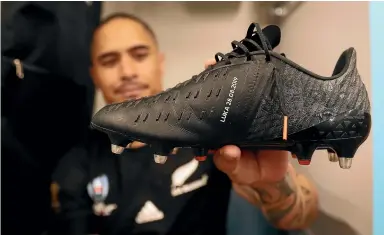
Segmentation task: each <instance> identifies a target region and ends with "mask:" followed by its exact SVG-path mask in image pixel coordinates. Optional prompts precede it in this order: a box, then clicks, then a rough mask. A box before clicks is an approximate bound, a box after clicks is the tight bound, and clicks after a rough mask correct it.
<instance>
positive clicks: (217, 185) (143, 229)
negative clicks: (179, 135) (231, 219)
mask: <svg viewBox="0 0 384 235" xmlns="http://www.w3.org/2000/svg"><path fill="white" fill-rule="evenodd" d="M90 133H91V135H90V141H89V142H88V143H87V144H85V145H84V146H83V147H79V148H76V149H74V150H73V151H71V152H69V153H68V154H67V155H66V156H65V157H64V158H63V159H62V160H61V162H60V164H59V165H58V168H57V169H56V171H55V173H54V176H53V178H54V180H55V181H56V182H58V183H59V185H60V188H61V190H60V194H59V198H60V204H61V208H62V209H61V211H62V213H61V219H62V221H63V223H62V227H63V228H62V229H61V230H63V231H64V230H65V229H66V228H73V227H74V226H73V225H74V224H79V223H78V222H76V219H78V220H79V221H80V220H84V218H86V219H87V224H88V228H87V230H86V231H83V232H82V233H81V232H79V229H85V228H84V227H81V225H77V226H76V229H75V230H77V231H76V232H77V233H75V232H73V230H72V232H71V231H67V233H64V234H87V233H90V232H93V233H98V234H101V235H104V234H108V235H120V234H124V235H128V234H132V235H133V234H135V235H138V234H140V235H144V234H155V235H160V234H164V235H177V234H183V235H205V234H206V235H208V234H210V235H211V234H217V235H220V234H225V224H226V214H227V207H228V202H229V192H230V187H231V183H230V181H229V179H228V178H227V176H226V175H225V174H223V173H221V172H220V171H218V170H217V169H216V168H215V166H214V164H213V162H212V159H210V160H208V161H207V162H203V163H199V166H198V168H197V169H196V171H194V173H193V174H192V175H191V176H190V177H189V178H188V179H187V181H186V182H185V183H184V185H185V184H188V183H192V182H196V180H199V179H201V177H202V176H203V175H204V174H207V175H208V183H207V185H206V186H203V187H201V188H198V189H196V190H193V191H190V192H188V193H184V194H181V195H178V196H176V197H173V196H172V195H171V184H172V174H173V173H174V172H175V170H176V169H178V168H179V167H180V166H183V165H185V164H186V163H189V162H191V161H192V160H193V154H192V152H191V151H189V150H180V151H179V152H178V153H177V155H176V156H171V157H170V158H169V159H168V161H167V163H166V164H165V165H158V164H156V163H155V162H154V161H153V153H152V151H151V149H150V148H149V147H144V148H141V149H138V150H127V151H126V152H124V153H123V154H122V155H114V154H112V153H111V151H110V142H109V140H108V138H107V136H106V135H104V134H101V133H99V132H96V131H91V132H90ZM102 174H106V175H107V176H108V180H109V194H108V197H107V198H106V200H105V202H104V203H105V204H112V203H116V204H117V209H116V210H115V211H114V212H113V213H112V214H111V215H110V216H107V217H97V216H95V215H94V214H93V212H92V204H93V202H92V200H91V199H90V196H89V195H88V194H87V190H86V187H87V184H88V183H89V182H91V181H92V179H94V178H95V177H97V176H100V175H102ZM74 175H76V180H75V179H74ZM146 201H151V202H153V203H154V204H155V206H156V207H157V208H158V209H160V210H161V211H163V212H164V215H165V217H164V219H162V220H160V221H155V222H150V223H144V224H137V223H136V222H135V218H136V216H137V214H138V213H139V211H140V210H141V208H142V207H143V206H144V204H145V202H146Z"/></svg>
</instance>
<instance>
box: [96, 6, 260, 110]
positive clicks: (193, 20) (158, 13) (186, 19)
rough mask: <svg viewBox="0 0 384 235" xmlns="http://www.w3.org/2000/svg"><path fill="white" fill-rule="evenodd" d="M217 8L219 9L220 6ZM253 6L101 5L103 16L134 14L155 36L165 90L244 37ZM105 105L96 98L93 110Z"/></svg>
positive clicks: (201, 67)
mask: <svg viewBox="0 0 384 235" xmlns="http://www.w3.org/2000/svg"><path fill="white" fill-rule="evenodd" d="M219 4H220V5H219ZM254 4H255V3H253V2H221V3H217V2H215V3H212V2H211V3H209V2H104V5H103V13H102V15H103V16H106V15H108V14H111V13H113V12H127V13H133V14H135V15H137V16H139V17H141V18H143V19H144V20H145V21H146V22H148V24H149V25H150V26H151V27H152V28H153V30H154V31H155V33H156V34H157V37H158V41H159V44H160V48H161V50H162V51H163V52H164V53H165V57H166V68H165V76H164V83H163V84H164V88H168V87H172V86H174V85H176V84H177V83H179V82H182V81H185V80H187V79H189V78H191V77H192V75H194V74H198V73H200V72H201V71H202V69H203V67H204V62H205V61H206V60H207V59H213V58H214V55H215V53H216V52H219V51H221V52H229V51H230V50H231V49H232V48H231V42H232V41H233V40H241V39H243V38H244V37H245V34H246V30H247V28H248V26H249V24H250V23H251V22H252V21H256V20H257V19H256V14H255V7H254ZM103 105H104V102H103V99H102V97H101V96H100V94H98V95H97V99H96V104H95V109H96V110H97V109H98V108H100V107H102V106H103Z"/></svg>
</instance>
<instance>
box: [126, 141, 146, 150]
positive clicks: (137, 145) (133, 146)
mask: <svg viewBox="0 0 384 235" xmlns="http://www.w3.org/2000/svg"><path fill="white" fill-rule="evenodd" d="M145 145H147V144H145V143H141V142H138V141H133V142H132V143H129V144H128V145H127V147H126V148H127V149H138V148H142V147H144V146H145Z"/></svg>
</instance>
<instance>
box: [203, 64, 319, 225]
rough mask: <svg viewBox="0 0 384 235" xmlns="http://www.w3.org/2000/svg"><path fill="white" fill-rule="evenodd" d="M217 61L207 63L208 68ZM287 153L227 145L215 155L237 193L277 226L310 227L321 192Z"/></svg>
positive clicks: (218, 165) (220, 167)
mask: <svg viewBox="0 0 384 235" xmlns="http://www.w3.org/2000/svg"><path fill="white" fill-rule="evenodd" d="M215 63H216V61H215V60H209V61H207V62H206V63H205V68H208V67H209V66H210V65H214V64H215ZM289 155H290V154H289V153H288V152H286V151H274V150H263V151H258V152H256V151H248V150H241V149H240V148H238V147H237V146H234V145H228V146H224V147H222V148H221V149H219V150H218V151H216V153H215V155H214V162H215V164H216V167H217V168H218V169H219V170H221V171H223V172H224V173H226V174H227V175H228V177H229V178H230V179H231V180H232V183H233V188H234V190H235V191H236V192H237V193H238V194H239V195H240V196H242V197H243V198H245V199H246V200H248V201H249V202H250V203H252V204H254V205H256V206H259V207H260V208H261V210H262V211H263V213H264V215H265V216H266V217H267V219H268V220H269V221H270V222H271V223H272V224H273V225H275V226H276V227H278V228H281V229H286V230H292V229H303V228H306V227H308V226H309V225H310V224H311V223H312V222H313V220H314V218H315V217H316V215H317V210H318V204H317V192H316V189H315V187H314V186H313V185H312V184H311V183H310V182H309V181H308V180H307V179H306V178H305V177H304V176H303V175H298V174H296V172H295V170H294V168H293V167H292V166H291V165H290V164H289V159H288V156H289Z"/></svg>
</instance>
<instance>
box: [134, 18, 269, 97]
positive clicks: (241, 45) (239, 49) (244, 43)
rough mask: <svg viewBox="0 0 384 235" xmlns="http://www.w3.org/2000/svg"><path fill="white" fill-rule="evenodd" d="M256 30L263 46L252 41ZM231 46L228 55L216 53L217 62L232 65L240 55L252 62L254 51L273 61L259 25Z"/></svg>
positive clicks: (198, 76) (181, 84)
mask: <svg viewBox="0 0 384 235" xmlns="http://www.w3.org/2000/svg"><path fill="white" fill-rule="evenodd" d="M255 29H256V34H257V36H258V38H259V40H260V43H261V45H260V44H259V43H257V42H256V41H255V40H253V39H252V38H253V37H254V36H256V35H255V34H254V33H255V31H254V30H255ZM231 44H232V49H233V50H232V52H230V53H227V54H223V53H221V52H219V53H216V55H215V60H216V62H219V61H225V63H226V64H231V60H230V58H232V57H238V56H239V55H245V56H246V57H247V60H252V57H251V52H252V51H264V53H265V59H266V61H270V60H271V56H270V54H269V50H272V46H271V44H270V43H269V41H268V40H267V39H266V38H265V36H264V34H263V31H262V29H261V28H260V25H259V24H257V23H252V24H251V25H250V26H249V27H248V31H247V35H246V37H245V38H244V39H243V40H241V41H240V42H238V41H233V42H232V43H231ZM249 47H251V48H252V49H253V50H252V49H251V50H250V49H249ZM254 48H255V49H254ZM220 58H221V60H220ZM212 66H214V65H211V66H209V67H212ZM200 77H201V76H200V75H193V76H192V78H191V79H189V80H186V81H184V82H181V83H179V84H177V85H176V86H175V87H173V88H168V89H166V90H165V91H163V92H160V93H159V94H157V95H155V96H151V97H144V98H143V99H140V100H138V101H137V103H135V105H137V104H138V103H140V102H141V101H144V102H146V103H152V102H157V101H158V100H159V99H160V97H161V96H162V95H164V94H166V93H167V92H168V91H170V90H173V89H177V88H179V87H182V86H185V85H187V84H188V83H190V82H198V80H199V79H200ZM167 95H168V96H169V97H168V98H170V97H171V94H167ZM168 98H167V99H168Z"/></svg>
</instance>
